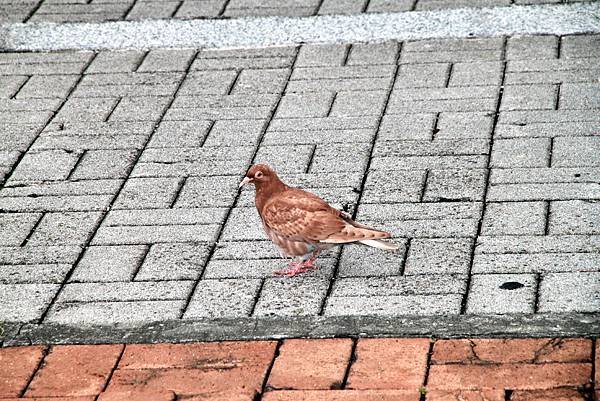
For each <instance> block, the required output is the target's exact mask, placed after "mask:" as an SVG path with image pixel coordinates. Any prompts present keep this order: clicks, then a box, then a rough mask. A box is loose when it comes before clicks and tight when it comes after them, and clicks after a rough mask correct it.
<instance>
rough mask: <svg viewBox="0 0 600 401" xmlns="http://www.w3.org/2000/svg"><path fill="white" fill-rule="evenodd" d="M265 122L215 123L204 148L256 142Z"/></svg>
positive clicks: (238, 121)
mask: <svg viewBox="0 0 600 401" xmlns="http://www.w3.org/2000/svg"><path fill="white" fill-rule="evenodd" d="M264 126H265V120H221V121H215V123H214V125H213V127H212V129H211V130H210V134H209V135H208V138H207V139H206V142H205V146H225V145H231V146H244V145H250V144H255V143H257V142H258V140H259V138H260V136H261V134H262V133H263V128H264Z"/></svg>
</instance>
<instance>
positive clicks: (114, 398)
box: [49, 3, 176, 401]
mask: <svg viewBox="0 0 600 401" xmlns="http://www.w3.org/2000/svg"><path fill="white" fill-rule="evenodd" d="M138 4H143V3H138ZM147 4H154V3H147ZM158 4H159V5H160V3H158ZM175 397H176V394H175V393H174V392H172V391H170V390H164V391H160V390H154V391H152V390H151V391H144V390H142V391H140V390H138V389H133V390H124V391H103V392H101V393H100V395H99V396H98V398H97V399H96V401H120V400H129V401H145V400H148V399H152V400H153V401H174V400H175ZM92 399H94V398H92ZM49 401H50V400H49ZM68 401H74V400H68ZM82 401H83V400H82Z"/></svg>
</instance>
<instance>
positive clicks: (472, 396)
mask: <svg viewBox="0 0 600 401" xmlns="http://www.w3.org/2000/svg"><path fill="white" fill-rule="evenodd" d="M427 401H504V390H492V389H486V390H472V391H470V390H453V391H448V390H433V391H428V392H427Z"/></svg>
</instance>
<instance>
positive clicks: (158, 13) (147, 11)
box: [126, 1, 180, 20]
mask: <svg viewBox="0 0 600 401" xmlns="http://www.w3.org/2000/svg"><path fill="white" fill-rule="evenodd" d="M179 4H180V3H178V2H175V1H162V2H136V3H134V5H133V8H131V10H129V12H128V13H127V16H126V17H127V20H140V19H141V20H143V19H149V18H157V19H158V18H160V19H168V18H170V17H171V16H172V15H173V13H174V12H175V11H177V8H178V7H179Z"/></svg>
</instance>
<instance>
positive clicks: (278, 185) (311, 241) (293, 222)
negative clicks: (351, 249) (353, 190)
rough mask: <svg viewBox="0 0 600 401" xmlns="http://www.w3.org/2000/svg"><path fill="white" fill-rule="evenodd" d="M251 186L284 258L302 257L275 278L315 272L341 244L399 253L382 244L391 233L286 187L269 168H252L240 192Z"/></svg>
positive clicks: (393, 248)
mask: <svg viewBox="0 0 600 401" xmlns="http://www.w3.org/2000/svg"><path fill="white" fill-rule="evenodd" d="M248 183H252V184H254V186H255V187H256V209H257V210H258V214H259V215H260V218H261V220H262V223H263V228H264V229H265V232H266V233H267V236H268V237H269V238H270V239H271V241H273V242H274V243H275V245H277V247H278V248H279V250H280V252H281V254H282V255H284V256H289V257H300V260H299V261H297V262H292V263H290V265H289V266H288V268H286V269H283V270H279V271H276V272H275V274H278V275H282V276H294V275H296V274H299V273H304V272H307V271H309V270H311V269H314V268H315V266H314V262H315V259H316V258H317V256H318V255H319V253H320V252H321V251H323V250H326V249H329V248H331V247H333V246H335V245H339V244H347V243H352V242H359V243H361V244H365V245H368V246H372V247H374V248H379V249H384V250H389V251H393V250H396V249H398V246H397V245H395V244H392V243H389V242H384V241H381V238H390V234H389V233H387V232H385V231H379V230H375V229H372V228H369V227H367V226H364V225H362V224H359V223H357V222H355V221H354V220H352V219H351V218H350V216H349V215H348V214H346V213H344V212H342V211H340V210H337V209H334V208H333V207H331V206H329V205H328V204H327V202H325V201H324V200H323V199H321V198H319V197H318V196H316V195H314V194H311V193H310V192H306V191H303V190H302V189H299V188H292V187H289V186H287V185H286V184H284V183H283V182H282V181H281V180H280V179H279V177H278V176H277V174H275V171H273V170H272V169H271V168H270V167H269V166H267V165H266V164H256V165H254V166H252V167H251V168H250V170H248V173H246V176H245V177H244V179H243V180H242V182H241V183H240V188H241V187H242V186H243V185H245V184H248Z"/></svg>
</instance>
